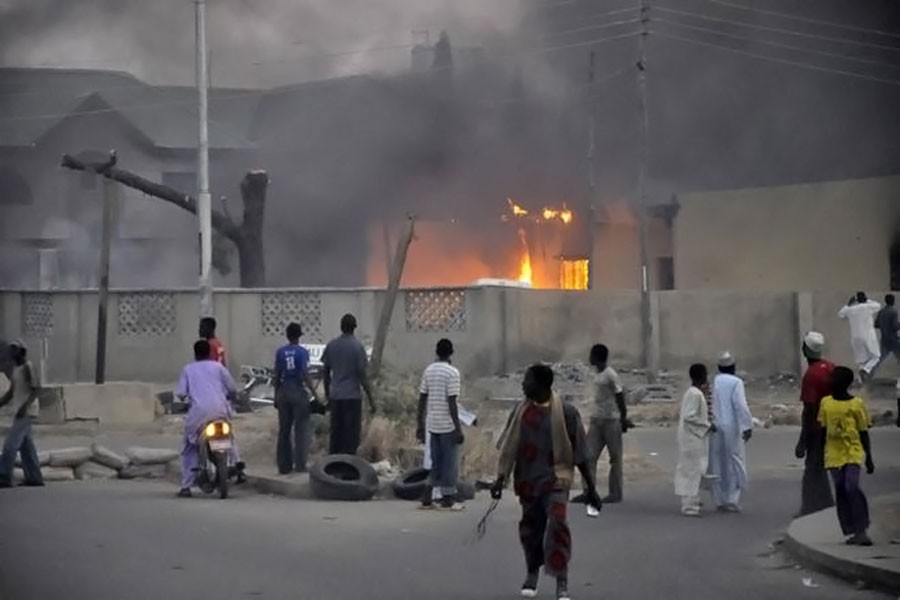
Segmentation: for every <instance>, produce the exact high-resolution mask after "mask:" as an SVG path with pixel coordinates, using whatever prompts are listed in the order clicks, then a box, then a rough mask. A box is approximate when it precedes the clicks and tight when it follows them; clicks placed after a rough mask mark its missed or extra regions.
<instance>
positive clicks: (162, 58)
mask: <svg viewBox="0 0 900 600" xmlns="http://www.w3.org/2000/svg"><path fill="white" fill-rule="evenodd" d="M518 6H519V2H518V0H309V1H304V2H296V1H294V0H209V1H208V2H207V13H208V40H209V49H210V63H211V75H212V82H213V84H214V85H218V86H271V85H278V84H284V83H293V82H296V81H300V80H305V79H310V78H322V77H329V76H335V75H345V74H350V73H361V72H371V71H380V70H396V69H398V68H402V67H408V65H409V60H410V59H409V52H410V48H411V45H412V43H413V39H414V36H413V31H418V30H430V31H431V40H432V41H435V39H436V36H437V33H438V32H439V31H440V30H441V29H450V30H452V31H454V33H455V37H456V40H457V42H458V43H465V42H466V41H474V40H478V41H489V40H490V38H492V37H497V36H503V35H504V34H506V33H509V32H510V31H512V30H513V29H514V28H515V27H517V25H518V22H519V18H518V15H517V12H518ZM418 39H419V38H417V40H418ZM0 44H2V49H3V63H4V64H5V65H6V66H25V65H27V66H37V65H40V66H66V67H84V68H103V69H122V70H126V71H129V72H131V73H133V74H135V75H137V76H138V77H140V78H142V79H145V80H147V81H149V82H151V83H167V84H172V83H178V84H190V83H191V82H192V81H193V76H194V75H193V73H194V58H193V56H194V55H193V52H194V45H193V44H194V3H193V2H192V1H191V0H79V1H78V2H72V1H69V0H0Z"/></svg>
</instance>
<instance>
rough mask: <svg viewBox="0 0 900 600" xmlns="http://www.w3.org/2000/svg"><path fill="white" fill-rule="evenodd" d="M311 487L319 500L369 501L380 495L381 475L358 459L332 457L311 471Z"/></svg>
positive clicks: (352, 457) (313, 467) (345, 455)
mask: <svg viewBox="0 0 900 600" xmlns="http://www.w3.org/2000/svg"><path fill="white" fill-rule="evenodd" d="M309 485H310V489H311V490H312V493H313V496H315V497H316V498H318V499H320V500H345V501H351V502H357V501H360V500H370V499H371V498H372V496H374V495H375V493H376V492H377V491H378V474H377V473H375V469H374V468H373V467H372V465H370V464H369V463H368V461H366V460H363V459H362V458H360V457H358V456H353V455H350V454H332V455H330V456H326V457H325V458H323V459H321V460H319V461H318V462H316V463H315V464H313V466H312V467H311V468H310V470H309Z"/></svg>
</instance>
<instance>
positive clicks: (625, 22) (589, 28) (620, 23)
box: [540, 19, 641, 39]
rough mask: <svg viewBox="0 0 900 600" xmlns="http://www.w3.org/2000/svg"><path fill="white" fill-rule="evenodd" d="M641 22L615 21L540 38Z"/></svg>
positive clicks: (544, 36) (545, 36)
mask: <svg viewBox="0 0 900 600" xmlns="http://www.w3.org/2000/svg"><path fill="white" fill-rule="evenodd" d="M640 22H641V20H640V19H628V20H627V21H614V22H612V23H603V24H602V25H590V26H588V27H581V28H579V29H570V30H568V31H560V32H556V33H548V34H545V35H542V36H540V38H541V39H543V38H556V37H562V36H564V35H572V34H573V33H581V32H584V31H593V30H596V29H608V28H610V27H621V26H622V25H634V24H635V23H640Z"/></svg>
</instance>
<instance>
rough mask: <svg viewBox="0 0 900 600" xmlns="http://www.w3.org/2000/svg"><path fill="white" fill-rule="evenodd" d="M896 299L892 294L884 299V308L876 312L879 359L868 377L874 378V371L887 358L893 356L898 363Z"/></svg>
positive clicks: (899, 354)
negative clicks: (879, 334)
mask: <svg viewBox="0 0 900 600" xmlns="http://www.w3.org/2000/svg"><path fill="white" fill-rule="evenodd" d="M895 304H896V299H895V298H894V295H893V294H888V295H887V296H885V297H884V307H883V308H882V309H881V310H880V311H878V314H877V315H876V316H875V329H877V330H878V331H879V332H880V333H881V358H880V359H879V361H878V364H877V365H875V368H874V369H872V372H871V373H869V376H870V377H871V376H874V375H875V371H876V370H877V369H878V367H880V366H881V364H882V363H883V362H884V361H885V360H887V358H888V357H889V356H890V355H891V354H893V355H894V358H896V359H897V360H898V361H900V336H898V332H897V330H898V328H900V323H898V319H897V307H896V306H895Z"/></svg>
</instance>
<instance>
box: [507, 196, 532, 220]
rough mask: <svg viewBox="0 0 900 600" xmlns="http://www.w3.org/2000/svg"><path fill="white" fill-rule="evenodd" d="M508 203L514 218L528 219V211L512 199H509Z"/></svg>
mask: <svg viewBox="0 0 900 600" xmlns="http://www.w3.org/2000/svg"><path fill="white" fill-rule="evenodd" d="M506 203H507V204H509V209H510V210H511V211H512V214H513V216H514V217H527V216H528V211H527V210H525V209H524V208H522V207H521V206H519V205H518V204H516V203H515V202H513V199H512V198H507V199H506Z"/></svg>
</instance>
